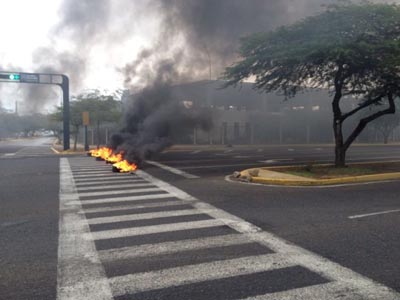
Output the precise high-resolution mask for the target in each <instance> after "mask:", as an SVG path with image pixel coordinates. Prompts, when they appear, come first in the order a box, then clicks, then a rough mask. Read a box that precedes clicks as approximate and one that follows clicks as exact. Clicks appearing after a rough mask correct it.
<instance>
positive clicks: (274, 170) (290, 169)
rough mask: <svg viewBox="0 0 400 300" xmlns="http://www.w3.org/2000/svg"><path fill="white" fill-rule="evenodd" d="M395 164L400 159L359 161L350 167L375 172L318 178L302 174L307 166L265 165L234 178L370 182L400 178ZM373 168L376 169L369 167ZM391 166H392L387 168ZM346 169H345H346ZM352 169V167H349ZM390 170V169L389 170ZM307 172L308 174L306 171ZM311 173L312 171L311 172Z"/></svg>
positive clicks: (321, 183) (291, 182) (304, 182)
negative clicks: (372, 161) (370, 161)
mask: <svg viewBox="0 0 400 300" xmlns="http://www.w3.org/2000/svg"><path fill="white" fill-rule="evenodd" d="M378 164H379V166H382V168H381V172H379V171H377V170H379V168H377V166H378ZM395 165H399V166H400V162H399V161H392V162H374V163H357V164H349V165H348V166H349V167H356V168H360V167H364V168H365V169H366V170H367V171H366V172H365V173H368V171H369V172H373V174H363V172H362V169H361V168H360V169H361V171H359V172H357V173H359V174H357V175H349V174H346V173H349V172H343V173H344V174H343V175H340V172H338V174H335V176H334V177H333V178H329V176H325V177H328V178H318V176H315V177H309V176H308V175H307V176H301V175H299V174H302V171H301V170H302V168H303V169H304V168H307V166H287V167H265V168H251V169H246V170H243V171H241V172H235V173H234V174H233V175H232V178H234V179H236V180H238V181H246V182H251V183H260V184H270V185H283V186H326V185H338V184H352V183H368V182H376V181H389V180H400V168H399V169H398V171H396V168H395V167H393V166H395ZM371 166H372V168H373V170H374V171H371V170H370V169H368V167H371ZM388 166H390V167H391V168H387V167H388ZM315 167H317V168H318V167H319V168H328V167H329V165H316V166H315ZM344 170H345V169H344ZM349 170H350V169H349ZM387 170H389V171H387ZM304 173H305V174H308V173H306V172H304ZM309 173H310V172H309Z"/></svg>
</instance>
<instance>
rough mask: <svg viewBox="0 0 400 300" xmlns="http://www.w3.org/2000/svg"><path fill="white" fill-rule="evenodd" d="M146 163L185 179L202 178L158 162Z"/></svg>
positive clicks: (148, 161) (149, 161)
mask: <svg viewBox="0 0 400 300" xmlns="http://www.w3.org/2000/svg"><path fill="white" fill-rule="evenodd" d="M146 162H147V163H148V164H151V165H154V166H156V167H159V168H161V169H164V170H166V171H169V172H171V173H174V174H176V175H180V176H182V177H185V178H188V179H196V178H200V177H199V176H196V175H193V174H189V173H187V172H185V171H182V170H179V169H176V168H173V167H170V166H167V165H164V164H161V163H159V162H156V161H151V160H147V161H146Z"/></svg>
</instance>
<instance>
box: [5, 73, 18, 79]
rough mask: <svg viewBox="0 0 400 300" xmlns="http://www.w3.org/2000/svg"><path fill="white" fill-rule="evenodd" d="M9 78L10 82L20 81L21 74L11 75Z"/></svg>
mask: <svg viewBox="0 0 400 300" xmlns="http://www.w3.org/2000/svg"><path fill="white" fill-rule="evenodd" d="M8 78H9V79H10V80H19V79H20V76H19V74H10V75H9V76H8Z"/></svg>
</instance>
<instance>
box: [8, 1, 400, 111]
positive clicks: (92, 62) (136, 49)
mask: <svg viewBox="0 0 400 300" xmlns="http://www.w3.org/2000/svg"><path fill="white" fill-rule="evenodd" d="M332 1H335V0H14V1H13V0H0V37H1V46H0V69H1V70H5V71H8V70H10V71H25V72H40V71H43V72H62V73H66V74H68V75H69V76H70V79H71V92H72V93H77V92H79V91H81V90H82V89H85V88H101V89H108V90H115V89H118V88H126V87H132V85H134V84H137V83H138V82H140V81H143V82H144V83H146V81H148V80H151V79H154V78H157V75H160V74H156V73H157V72H158V71H160V70H162V69H161V68H160V66H168V65H169V64H168V60H174V64H175V66H173V68H174V69H172V71H174V72H175V73H174V72H171V74H172V75H173V76H176V77H177V78H179V80H181V79H186V80H190V79H194V80H198V79H207V78H209V75H208V74H209V68H208V65H209V62H212V71H213V73H212V77H213V78H216V77H217V76H218V71H220V70H221V69H222V68H224V67H225V66H226V64H229V63H230V62H232V59H233V57H234V53H235V49H234V48H235V47H234V46H235V45H234V43H237V41H238V39H239V37H240V36H241V35H243V34H248V33H250V32H254V31H255V30H270V29H272V28H274V27H276V26H278V25H284V24H287V23H291V22H293V21H296V20H298V19H300V18H303V17H305V16H307V15H310V14H312V13H315V12H317V11H319V10H321V4H326V3H329V2H332ZM376 1H379V2H397V3H399V2H400V0H396V1H384V0H376ZM166 62H167V63H166ZM175 62H176V63H175ZM164 71H165V69H164ZM15 101H18V102H19V103H20V109H21V110H25V111H26V112H29V111H35V110H36V111H40V110H41V109H42V108H43V107H46V108H49V107H52V106H54V105H57V104H59V103H60V91H59V89H58V88H57V87H51V86H37V85H36V86H30V85H26V84H8V83H0V105H2V106H4V107H7V108H13V107H14V103H15Z"/></svg>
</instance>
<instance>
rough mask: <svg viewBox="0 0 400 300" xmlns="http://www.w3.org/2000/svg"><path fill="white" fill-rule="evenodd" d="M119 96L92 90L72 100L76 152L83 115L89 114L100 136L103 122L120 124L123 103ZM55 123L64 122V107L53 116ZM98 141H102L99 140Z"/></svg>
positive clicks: (71, 114) (71, 115)
mask: <svg viewBox="0 0 400 300" xmlns="http://www.w3.org/2000/svg"><path fill="white" fill-rule="evenodd" d="M116 98H117V96H116V95H114V94H112V95H106V94H104V93H102V92H100V91H99V90H90V91H87V92H84V93H81V94H79V95H78V96H76V97H73V98H72V101H71V102H70V124H71V126H72V133H73V135H74V147H73V149H74V150H76V148H77V143H78V136H79V131H80V128H81V127H82V125H83V120H82V113H83V112H84V111H87V112H89V116H90V122H91V124H95V125H96V126H97V129H98V130H97V132H98V134H99V132H100V130H99V128H100V124H101V123H102V122H118V121H119V120H120V118H121V114H122V112H121V102H120V101H118V100H117V99H116ZM51 118H52V120H53V121H61V120H62V107H58V108H57V111H56V112H55V113H54V114H53V115H52V117H51ZM98 140H100V139H99V138H98Z"/></svg>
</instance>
